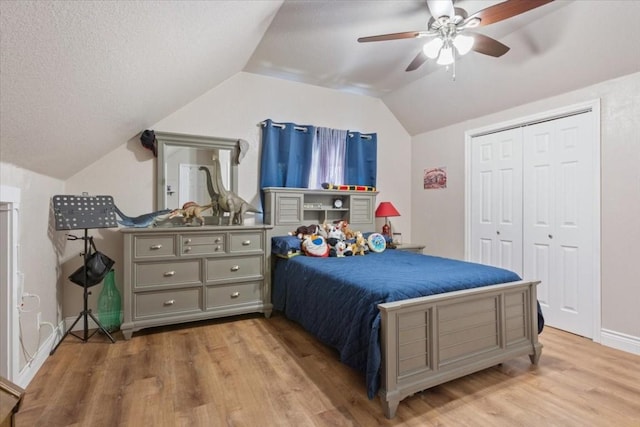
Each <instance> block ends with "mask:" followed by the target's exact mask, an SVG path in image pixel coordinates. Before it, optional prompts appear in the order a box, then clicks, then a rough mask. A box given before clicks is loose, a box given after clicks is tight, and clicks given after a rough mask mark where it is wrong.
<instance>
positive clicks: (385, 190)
mask: <svg viewBox="0 0 640 427" xmlns="http://www.w3.org/2000/svg"><path fill="white" fill-rule="evenodd" d="M268 118H271V119H273V120H276V121H292V122H296V123H300V124H312V125H316V126H326V127H332V128H338V129H351V130H358V131H362V132H366V133H369V132H377V133H378V185H377V187H378V189H379V191H380V195H379V196H378V200H389V201H392V202H393V203H394V205H395V206H396V207H397V208H398V210H399V211H400V213H401V214H402V216H400V217H398V218H394V222H393V224H394V230H395V231H397V232H402V233H403V235H404V236H410V235H411V199H410V192H411V190H410V187H409V182H410V181H409V178H410V170H409V165H410V160H409V159H410V156H411V138H410V136H409V134H408V133H407V132H406V131H405V130H404V128H403V127H402V126H401V125H400V124H399V122H398V121H397V120H396V118H395V117H394V116H393V115H392V114H391V112H390V111H389V110H388V109H387V107H386V106H385V105H384V104H383V103H382V101H380V100H379V99H377V98H372V97H365V96H360V95H353V94H345V93H342V92H339V91H336V90H332V89H325V88H321V87H317V86H311V85H306V84H302V83H295V82H289V81H285V80H279V79H274V78H269V77H263V76H258V75H254V74H248V73H238V74H236V75H235V76H233V77H232V78H230V79H228V80H227V81H225V82H223V83H222V84H220V85H219V86H218V87H216V88H214V89H212V90H211V91H209V92H207V93H205V94H203V95H202V96H201V97H199V98H198V99H196V100H194V101H193V102H191V103H190V104H188V105H186V106H185V107H183V108H182V109H180V110H178V111H176V112H175V113H173V114H171V115H170V116H168V117H166V118H165V119H163V120H161V121H160V122H158V123H157V124H155V125H150V126H149V129H154V130H156V131H165V132H178V133H188V134H195V135H207V136H217V137H225V138H238V139H240V138H241V139H244V140H246V141H248V142H249V144H250V149H249V151H248V153H247V155H246V156H245V158H244V159H243V160H242V162H241V164H240V166H239V171H238V176H239V185H238V193H239V195H240V196H241V197H242V198H244V199H245V200H247V201H249V202H250V203H252V204H253V205H254V206H260V200H259V182H258V177H259V175H258V171H259V160H260V149H261V148H260V147H261V146H260V139H261V138H260V128H259V126H258V123H260V122H261V121H263V120H265V119H268ZM142 130H143V129H140V131H142ZM155 168H156V161H155V159H154V158H153V155H152V154H151V152H150V151H148V150H145V149H144V148H142V146H141V145H140V141H139V140H137V139H135V138H134V139H132V140H130V141H128V142H127V143H125V144H123V145H122V146H120V147H119V148H117V149H116V150H114V151H113V152H111V153H109V154H108V155H106V156H104V157H103V158H101V159H99V160H98V161H97V162H95V163H94V164H92V165H90V166H89V167H88V168H86V169H85V170H83V171H81V172H80V173H78V174H76V175H75V176H73V177H71V178H70V179H69V180H68V181H67V182H66V186H67V191H68V192H69V194H79V193H81V192H82V191H86V192H88V193H90V194H92V195H97V194H107V195H112V196H113V197H114V200H115V202H116V204H117V205H118V207H119V208H120V209H121V210H122V211H123V212H124V213H125V214H128V215H131V216H137V215H140V214H142V213H146V212H151V211H153V210H155V208H156V205H155V179H156V172H155ZM252 219H253V218H251V217H250V216H249V215H248V216H247V223H251V221H252ZM260 221H261V219H260V220H259V221H258V222H260ZM382 222H383V221H382V220H380V221H379V227H380V228H382ZM93 234H94V235H95V236H96V239H97V245H98V248H100V249H101V250H103V251H104V252H105V253H107V254H108V255H109V256H111V257H112V258H113V259H114V260H115V261H116V265H115V267H114V268H115V270H116V281H117V283H118V286H119V288H120V289H122V271H121V269H120V268H119V266H120V265H122V240H123V239H122V236H121V235H120V233H119V232H118V231H117V230H116V229H103V230H96V232H95V233H93ZM405 240H408V239H406V238H405ZM76 267H77V266H76V265H75V264H73V265H72V266H71V265H70V266H64V271H65V273H67V272H68V273H70V272H71V271H72V270H73V269H75V268H76ZM65 286H74V285H68V284H67V285H65ZM94 289H95V291H94V294H95V295H97V294H99V292H100V286H96V287H95V288H94ZM95 295H94V296H93V298H92V300H91V304H92V305H93V304H95V299H96V298H97V297H96V296H95ZM81 303H82V300H81V295H75V293H72V292H65V300H64V312H65V316H72V315H73V314H74V313H75V312H76V311H77V310H78V308H79V307H81Z"/></svg>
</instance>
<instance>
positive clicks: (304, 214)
mask: <svg viewBox="0 0 640 427" xmlns="http://www.w3.org/2000/svg"><path fill="white" fill-rule="evenodd" d="M263 190H264V195H265V206H264V223H265V224H269V225H272V226H273V230H272V232H271V234H272V235H276V236H277V235H283V234H287V233H288V232H291V231H294V230H295V229H296V228H297V227H299V226H301V225H311V224H322V223H324V222H334V221H340V220H346V221H348V222H349V226H350V227H351V228H352V229H354V230H360V231H362V232H367V231H373V230H374V229H375V215H374V210H375V201H376V196H377V194H378V193H377V192H375V191H367V192H364V191H340V190H314V189H308V188H288V187H287V188H284V187H267V188H264V189H263ZM336 199H339V200H340V202H341V204H336V203H335V201H336Z"/></svg>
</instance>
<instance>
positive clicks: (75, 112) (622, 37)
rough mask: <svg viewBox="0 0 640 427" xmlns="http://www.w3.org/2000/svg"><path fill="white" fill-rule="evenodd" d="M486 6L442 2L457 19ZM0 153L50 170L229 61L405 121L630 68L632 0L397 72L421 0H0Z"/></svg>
mask: <svg viewBox="0 0 640 427" xmlns="http://www.w3.org/2000/svg"><path fill="white" fill-rule="evenodd" d="M496 3H499V2H498V1H488V0H484V1H477V0H476V1H473V0H459V1H456V2H455V4H456V7H461V8H463V9H465V10H466V11H467V12H468V13H469V14H472V13H474V12H476V11H478V10H481V9H483V8H485V7H488V6H490V5H493V4H496ZM0 8H1V9H0V55H1V56H0V160H2V161H3V162H7V163H12V164H15V165H17V166H19V167H23V168H26V169H29V170H32V171H35V172H39V173H43V174H45V175H50V176H53V177H57V178H61V179H66V178H68V177H69V176H71V175H73V174H74V173H75V172H77V171H79V170H80V169H82V168H83V167H84V166H85V165H87V164H90V163H91V162H93V161H95V160H97V159H98V158H99V157H101V156H103V155H104V154H106V153H108V152H109V151H111V150H113V149H114V148H115V147H117V146H118V145H120V144H122V142H123V141H126V140H128V139H130V138H133V137H135V136H136V135H137V134H138V133H139V132H140V131H141V130H142V129H145V128H146V127H148V126H150V125H152V124H154V123H156V122H157V121H159V120H161V119H162V118H164V117H166V116H167V115H169V114H171V113H172V112H174V111H176V110H178V109H179V108H181V107H182V106H184V105H186V104H187V103H189V102H190V101H192V100H193V99H195V98H197V97H198V96H200V95H201V94H203V93H205V92H206V91H208V90H210V89H212V88H214V87H215V86H217V85H218V84H220V83H221V82H223V81H224V80H226V79H227V78H229V77H231V76H232V75H234V74H235V73H237V72H240V71H245V72H250V73H257V74H264V75H269V76H275V77H279V78H283V79H289V80H295V81H300V82H305V83H309V84H313V85H319V86H325V87H329V88H334V89H338V90H344V91H349V92H355V93H360V94H363V95H368V96H375V97H379V98H381V99H382V100H383V102H384V103H385V104H386V105H387V106H388V108H389V109H390V110H391V111H392V113H393V114H394V115H395V116H396V117H397V118H398V120H399V121H400V122H401V123H402V125H403V126H404V127H405V128H406V129H407V131H408V132H409V133H410V134H412V135H416V134H420V133H423V132H426V131H428V130H432V129H436V128H440V127H443V126H446V125H449V124H452V123H456V122H460V121H462V120H466V119H470V118H473V117H477V116H480V115H484V114H489V113H492V112H495V111H500V110H502V109H505V108H509V107H513V106H516V105H520V104H524V103H527V102H531V101H534V100H536V99H541V98H545V97H549V96H552V95H554V94H558V93H563V92H567V91H570V90H573V89H577V88H580V87H584V86H587V85H589V84H593V83H596V82H599V81H603V80H607V79H610V78H615V77H618V76H622V75H625V74H629V73H632V72H637V71H640V48H639V47H638V46H639V44H640V43H639V42H640V31H639V29H638V28H639V27H638V25H637V21H638V18H640V2H638V1H626V0H620V1H616V0H592V1H584V0H576V1H566V0H556V1H555V2H553V3H550V4H547V5H545V6H542V7H540V8H538V9H535V10H532V11H529V12H526V13H524V14H522V15H520V16H518V17H515V18H512V19H509V20H507V21H503V22H499V23H496V24H493V25H491V26H487V27H482V28H480V29H478V30H477V32H481V33H483V34H486V35H488V36H491V37H493V38H496V39H499V40H500V41H501V42H503V43H505V44H506V45H508V46H509V47H511V51H510V52H509V53H507V54H506V55H504V56H503V57H501V58H492V57H487V56H484V55H481V54H478V53H474V52H472V53H470V54H468V55H466V56H465V57H463V58H462V59H461V60H460V61H458V62H457V63H456V77H455V81H454V80H453V78H452V73H451V70H446V69H445V68H443V67H437V66H435V65H434V64H432V63H429V62H428V63H426V64H425V65H423V66H422V67H420V68H419V69H418V70H416V71H412V72H405V71H404V69H405V68H406V67H407V65H408V64H409V62H411V60H412V59H413V58H414V57H415V56H416V54H417V52H418V51H419V50H420V48H421V45H422V44H424V40H418V39H411V40H394V41H385V42H376V43H367V44H361V43H357V41H356V39H357V38H358V37H362V36H369V35H375V34H385V33H394V32H402V31H410V30H423V29H425V27H426V22H427V20H428V19H429V13H428V9H427V7H426V4H425V2H424V0H395V1H391V0H390V1H385V0H379V1H375V0H366V1H365V0H360V1H335V0H316V1H285V2H282V1H248V0H247V1H233V0H232V1H210V2H202V1H157V2H156V1H142V2H111V1H92V2H76V1H37V2H36V1H28V2H27V1H14V2H9V1H1V2H0Z"/></svg>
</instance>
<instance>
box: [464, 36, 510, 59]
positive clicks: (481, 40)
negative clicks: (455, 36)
mask: <svg viewBox="0 0 640 427" xmlns="http://www.w3.org/2000/svg"><path fill="white" fill-rule="evenodd" d="M467 34H469V35H472V36H473V38H474V39H475V41H474V42H473V47H472V48H471V50H474V51H476V52H478V53H482V54H485V55H489V56H495V57H496V58H497V57H499V56H502V55H504V54H505V53H507V52H509V49H511V48H510V47H509V46H506V45H504V44H502V43H500V42H499V41H498V40H496V39H492V38H491V37H489V36H485V35H484V34H478V33H473V34H471V33H467Z"/></svg>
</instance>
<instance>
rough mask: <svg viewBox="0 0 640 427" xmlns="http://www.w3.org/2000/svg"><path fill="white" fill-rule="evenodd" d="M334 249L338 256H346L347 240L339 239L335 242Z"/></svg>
mask: <svg viewBox="0 0 640 427" xmlns="http://www.w3.org/2000/svg"><path fill="white" fill-rule="evenodd" d="M334 249H335V252H336V256H337V257H338V258H340V257H343V256H346V254H345V252H346V251H347V242H345V241H344V240H340V241H339V242H338V243H336V246H335V247H334Z"/></svg>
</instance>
